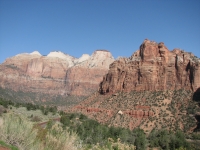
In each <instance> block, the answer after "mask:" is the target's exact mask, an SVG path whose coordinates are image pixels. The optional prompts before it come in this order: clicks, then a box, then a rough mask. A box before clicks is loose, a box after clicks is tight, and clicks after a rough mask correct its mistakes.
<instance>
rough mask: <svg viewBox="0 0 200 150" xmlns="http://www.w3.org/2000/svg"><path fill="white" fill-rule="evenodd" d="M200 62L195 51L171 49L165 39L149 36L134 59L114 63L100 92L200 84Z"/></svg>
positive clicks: (177, 87)
mask: <svg viewBox="0 0 200 150" xmlns="http://www.w3.org/2000/svg"><path fill="white" fill-rule="evenodd" d="M199 66H200V63H199V59H198V58H195V57H194V55H193V54H191V53H187V52H185V51H183V50H180V49H174V50H173V51H169V50H168V48H167V47H166V46H165V45H164V43H163V42H160V43H156V42H154V41H150V40H147V39H145V40H144V42H143V43H142V44H141V46H140V49H139V50H137V51H136V52H135V53H133V55H132V56H131V57H130V58H119V59H118V60H116V61H114V62H113V63H112V64H111V65H110V69H109V72H108V74H107V75H105V76H104V79H103V82H102V83H101V84H100V92H101V93H103V94H105V93H115V92H118V91H132V90H136V91H156V90H157V91H162V90H177V89H187V90H193V91H195V90H196V89H197V88H198V87H200V69H199Z"/></svg>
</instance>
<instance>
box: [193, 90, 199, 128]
mask: <svg viewBox="0 0 200 150" xmlns="http://www.w3.org/2000/svg"><path fill="white" fill-rule="evenodd" d="M193 101H196V102H198V103H199V107H200V88H198V89H197V90H196V91H195V92H194V94H193ZM195 119H196V120H197V127H196V128H195V129H194V131H200V113H198V114H196V115H195Z"/></svg>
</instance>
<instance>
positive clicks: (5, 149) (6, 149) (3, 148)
mask: <svg viewBox="0 0 200 150" xmlns="http://www.w3.org/2000/svg"><path fill="white" fill-rule="evenodd" d="M0 150H10V149H9V148H6V147H2V146H0Z"/></svg>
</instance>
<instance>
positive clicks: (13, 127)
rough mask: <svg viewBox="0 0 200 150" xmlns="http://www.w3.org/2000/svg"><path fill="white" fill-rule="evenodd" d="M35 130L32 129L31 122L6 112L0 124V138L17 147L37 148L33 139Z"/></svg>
mask: <svg viewBox="0 0 200 150" xmlns="http://www.w3.org/2000/svg"><path fill="white" fill-rule="evenodd" d="M36 135H37V131H36V130H32V124H31V123H30V122H28V121H26V120H24V119H22V118H20V117H19V116H15V115H10V114H7V115H5V116H3V124H2V125H1V126H0V140H2V141H5V142H6V143H7V144H10V145H14V146H16V147H18V148H19V149H22V150H24V149H29V150H34V149H39V144H38V142H37V141H36V140H35V139H36Z"/></svg>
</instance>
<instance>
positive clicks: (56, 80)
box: [0, 50, 114, 99]
mask: <svg viewBox="0 0 200 150" xmlns="http://www.w3.org/2000/svg"><path fill="white" fill-rule="evenodd" d="M113 61H114V58H113V57H112V55H111V53H110V52H108V51H101V50H97V51H95V52H94V53H93V54H92V55H91V56H89V55H87V54H84V55H83V56H81V57H80V58H79V59H77V58H74V57H72V56H70V55H67V54H64V53H62V52H51V53H49V54H48V55H47V56H42V55H41V54H40V53H39V52H37V51H35V52H33V53H30V54H28V53H24V54H19V55H16V56H14V57H11V58H8V59H6V60H5V62H4V63H2V64H0V87H1V88H3V89H10V90H14V91H23V92H34V93H45V94H52V95H63V96H68V95H79V96H88V95H89V94H91V93H92V92H94V91H96V90H98V86H99V83H100V82H101V81H102V80H103V76H104V75H105V74H106V73H107V71H108V69H109V65H110V63H112V62H113ZM50 99H51V98H50Z"/></svg>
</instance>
